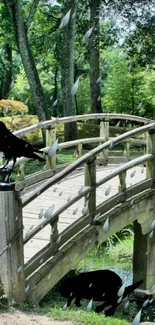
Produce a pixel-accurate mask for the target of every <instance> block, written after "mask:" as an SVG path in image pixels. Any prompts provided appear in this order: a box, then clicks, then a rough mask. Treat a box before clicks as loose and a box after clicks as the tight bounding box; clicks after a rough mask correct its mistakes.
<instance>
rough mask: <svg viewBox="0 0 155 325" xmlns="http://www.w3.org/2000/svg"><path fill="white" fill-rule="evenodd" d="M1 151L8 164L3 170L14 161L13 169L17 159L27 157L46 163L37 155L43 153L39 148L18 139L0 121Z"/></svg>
mask: <svg viewBox="0 0 155 325" xmlns="http://www.w3.org/2000/svg"><path fill="white" fill-rule="evenodd" d="M0 151H2V152H3V153H4V156H5V159H6V162H5V164H4V166H3V167H2V168H1V170H3V169H5V167H6V166H7V165H8V163H9V161H10V160H11V159H12V160H13V166H12V170H13V167H14V165H15V163H16V160H17V157H26V158H33V159H38V160H39V161H45V159H43V158H41V157H40V156H38V155H36V153H35V152H37V153H42V151H40V150H39V149H37V148H34V147H33V146H32V145H31V144H30V143H28V142H27V141H25V140H22V139H19V138H17V137H16V136H15V135H14V134H12V133H11V132H10V131H9V130H8V129H7V127H6V126H5V124H4V123H3V122H1V121H0Z"/></svg>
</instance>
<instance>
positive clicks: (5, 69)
mask: <svg viewBox="0 0 155 325" xmlns="http://www.w3.org/2000/svg"><path fill="white" fill-rule="evenodd" d="M1 52H2V53H3V55H2V56H1V58H0V67H1V69H0V70H1V72H0V99H4V98H8V95H9V92H10V88H11V83H12V47H11V45H10V44H5V45H3V47H2V48H1Z"/></svg>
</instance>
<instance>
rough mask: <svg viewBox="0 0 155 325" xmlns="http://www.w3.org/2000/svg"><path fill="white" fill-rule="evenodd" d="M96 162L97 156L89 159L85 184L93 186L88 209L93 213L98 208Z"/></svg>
mask: <svg viewBox="0 0 155 325" xmlns="http://www.w3.org/2000/svg"><path fill="white" fill-rule="evenodd" d="M95 185H96V163H95V158H93V159H91V160H89V161H88V162H87V165H86V167H85V186H90V187H91V188H92V187H93V189H92V191H91V192H90V194H89V200H88V210H89V213H90V214H92V218H93V213H94V212H95V210H96V188H95Z"/></svg>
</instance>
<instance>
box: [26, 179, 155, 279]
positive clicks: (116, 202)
mask: <svg viewBox="0 0 155 325" xmlns="http://www.w3.org/2000/svg"><path fill="white" fill-rule="evenodd" d="M150 187H151V180H145V181H142V182H140V184H138V185H137V184H136V185H134V186H132V187H131V188H129V189H127V190H126V192H125V194H124V193H119V194H117V195H115V196H113V197H112V198H110V199H108V200H106V201H105V202H103V203H102V204H100V205H98V207H97V209H96V213H97V214H98V213H100V214H101V216H103V218H102V219H105V214H106V213H109V214H110V215H111V216H112V215H114V216H115V215H116V214H117V211H119V210H121V208H122V207H121V205H120V204H121V203H122V202H124V200H125V199H126V200H129V198H130V197H131V195H132V196H133V197H134V196H135V195H137V194H138V199H139V200H141V198H142V197H148V195H150V191H148V192H146V189H148V188H150ZM139 189H141V191H142V193H139ZM143 191H145V192H144V193H145V196H144V194H143ZM132 200H133V199H132ZM126 204H127V205H128V206H130V204H131V200H129V201H128V202H127V203H126ZM123 206H125V205H123ZM107 211H108V212H107ZM91 217H92V216H91V215H90V214H87V215H86V216H81V218H78V220H76V221H75V222H73V223H72V224H71V225H70V226H69V227H67V229H65V230H64V231H62V232H61V243H60V245H61V246H62V245H64V244H65V243H66V242H67V241H68V240H69V238H72V237H73V236H75V235H76V234H77V233H78V232H80V231H81V230H82V229H83V228H85V227H87V226H88V225H89V223H90V219H91ZM146 232H148V228H147V229H146ZM58 248H59V245H58V244H57V243H56V242H55V243H53V244H52V245H49V244H48V245H46V246H45V247H44V248H43V249H42V250H40V251H39V252H38V253H37V254H35V255H34V256H33V258H31V259H30V261H29V263H28V264H26V265H25V274H26V278H27V277H28V276H29V275H30V274H31V273H33V272H34V271H35V270H37V269H38V268H39V267H40V266H41V264H42V263H45V262H46V260H47V259H49V258H50V256H53V255H54V254H55V253H56V252H57V251H58ZM40 261H42V263H41V262H40Z"/></svg>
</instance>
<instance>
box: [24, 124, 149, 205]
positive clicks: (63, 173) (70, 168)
mask: <svg viewBox="0 0 155 325" xmlns="http://www.w3.org/2000/svg"><path fill="white" fill-rule="evenodd" d="M153 128H155V123H153V124H149V125H145V126H143V127H139V128H137V129H136V130H132V131H129V132H126V133H125V134H123V135H120V136H118V137H117V138H115V139H114V140H113V145H116V144H118V143H120V142H122V141H123V140H126V139H128V138H129V137H131V136H133V135H138V134H142V133H144V132H147V131H148V130H150V129H153ZM110 145H111V141H107V142H106V143H104V144H103V145H100V146H98V147H97V148H95V149H93V150H91V152H89V153H87V154H85V155H84V156H82V157H81V158H79V159H78V160H77V161H75V162H73V163H72V164H71V165H70V166H68V167H66V168H65V169H64V170H63V171H61V172H60V173H59V174H57V175H55V176H53V177H52V179H49V180H47V181H46V182H45V183H44V184H42V185H41V186H40V188H39V190H40V193H42V192H44V191H45V190H47V189H48V188H49V187H50V186H52V185H54V184H55V183H57V182H59V181H61V180H62V179H63V178H64V177H66V176H67V175H69V174H70V173H71V172H72V171H73V170H75V169H76V168H78V167H80V166H82V165H83V164H84V163H86V162H87V161H88V160H89V159H92V158H93V157H96V156H97V154H99V153H100V152H101V151H102V150H105V149H108V148H109V147H110ZM144 157H145V155H144ZM142 161H143V160H141V162H142ZM37 195H38V191H37V190H34V191H33V192H32V193H30V194H29V195H27V197H26V198H22V197H21V201H23V205H25V204H26V203H28V202H31V201H32V200H33V199H34V198H35V197H36V196H37Z"/></svg>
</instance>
